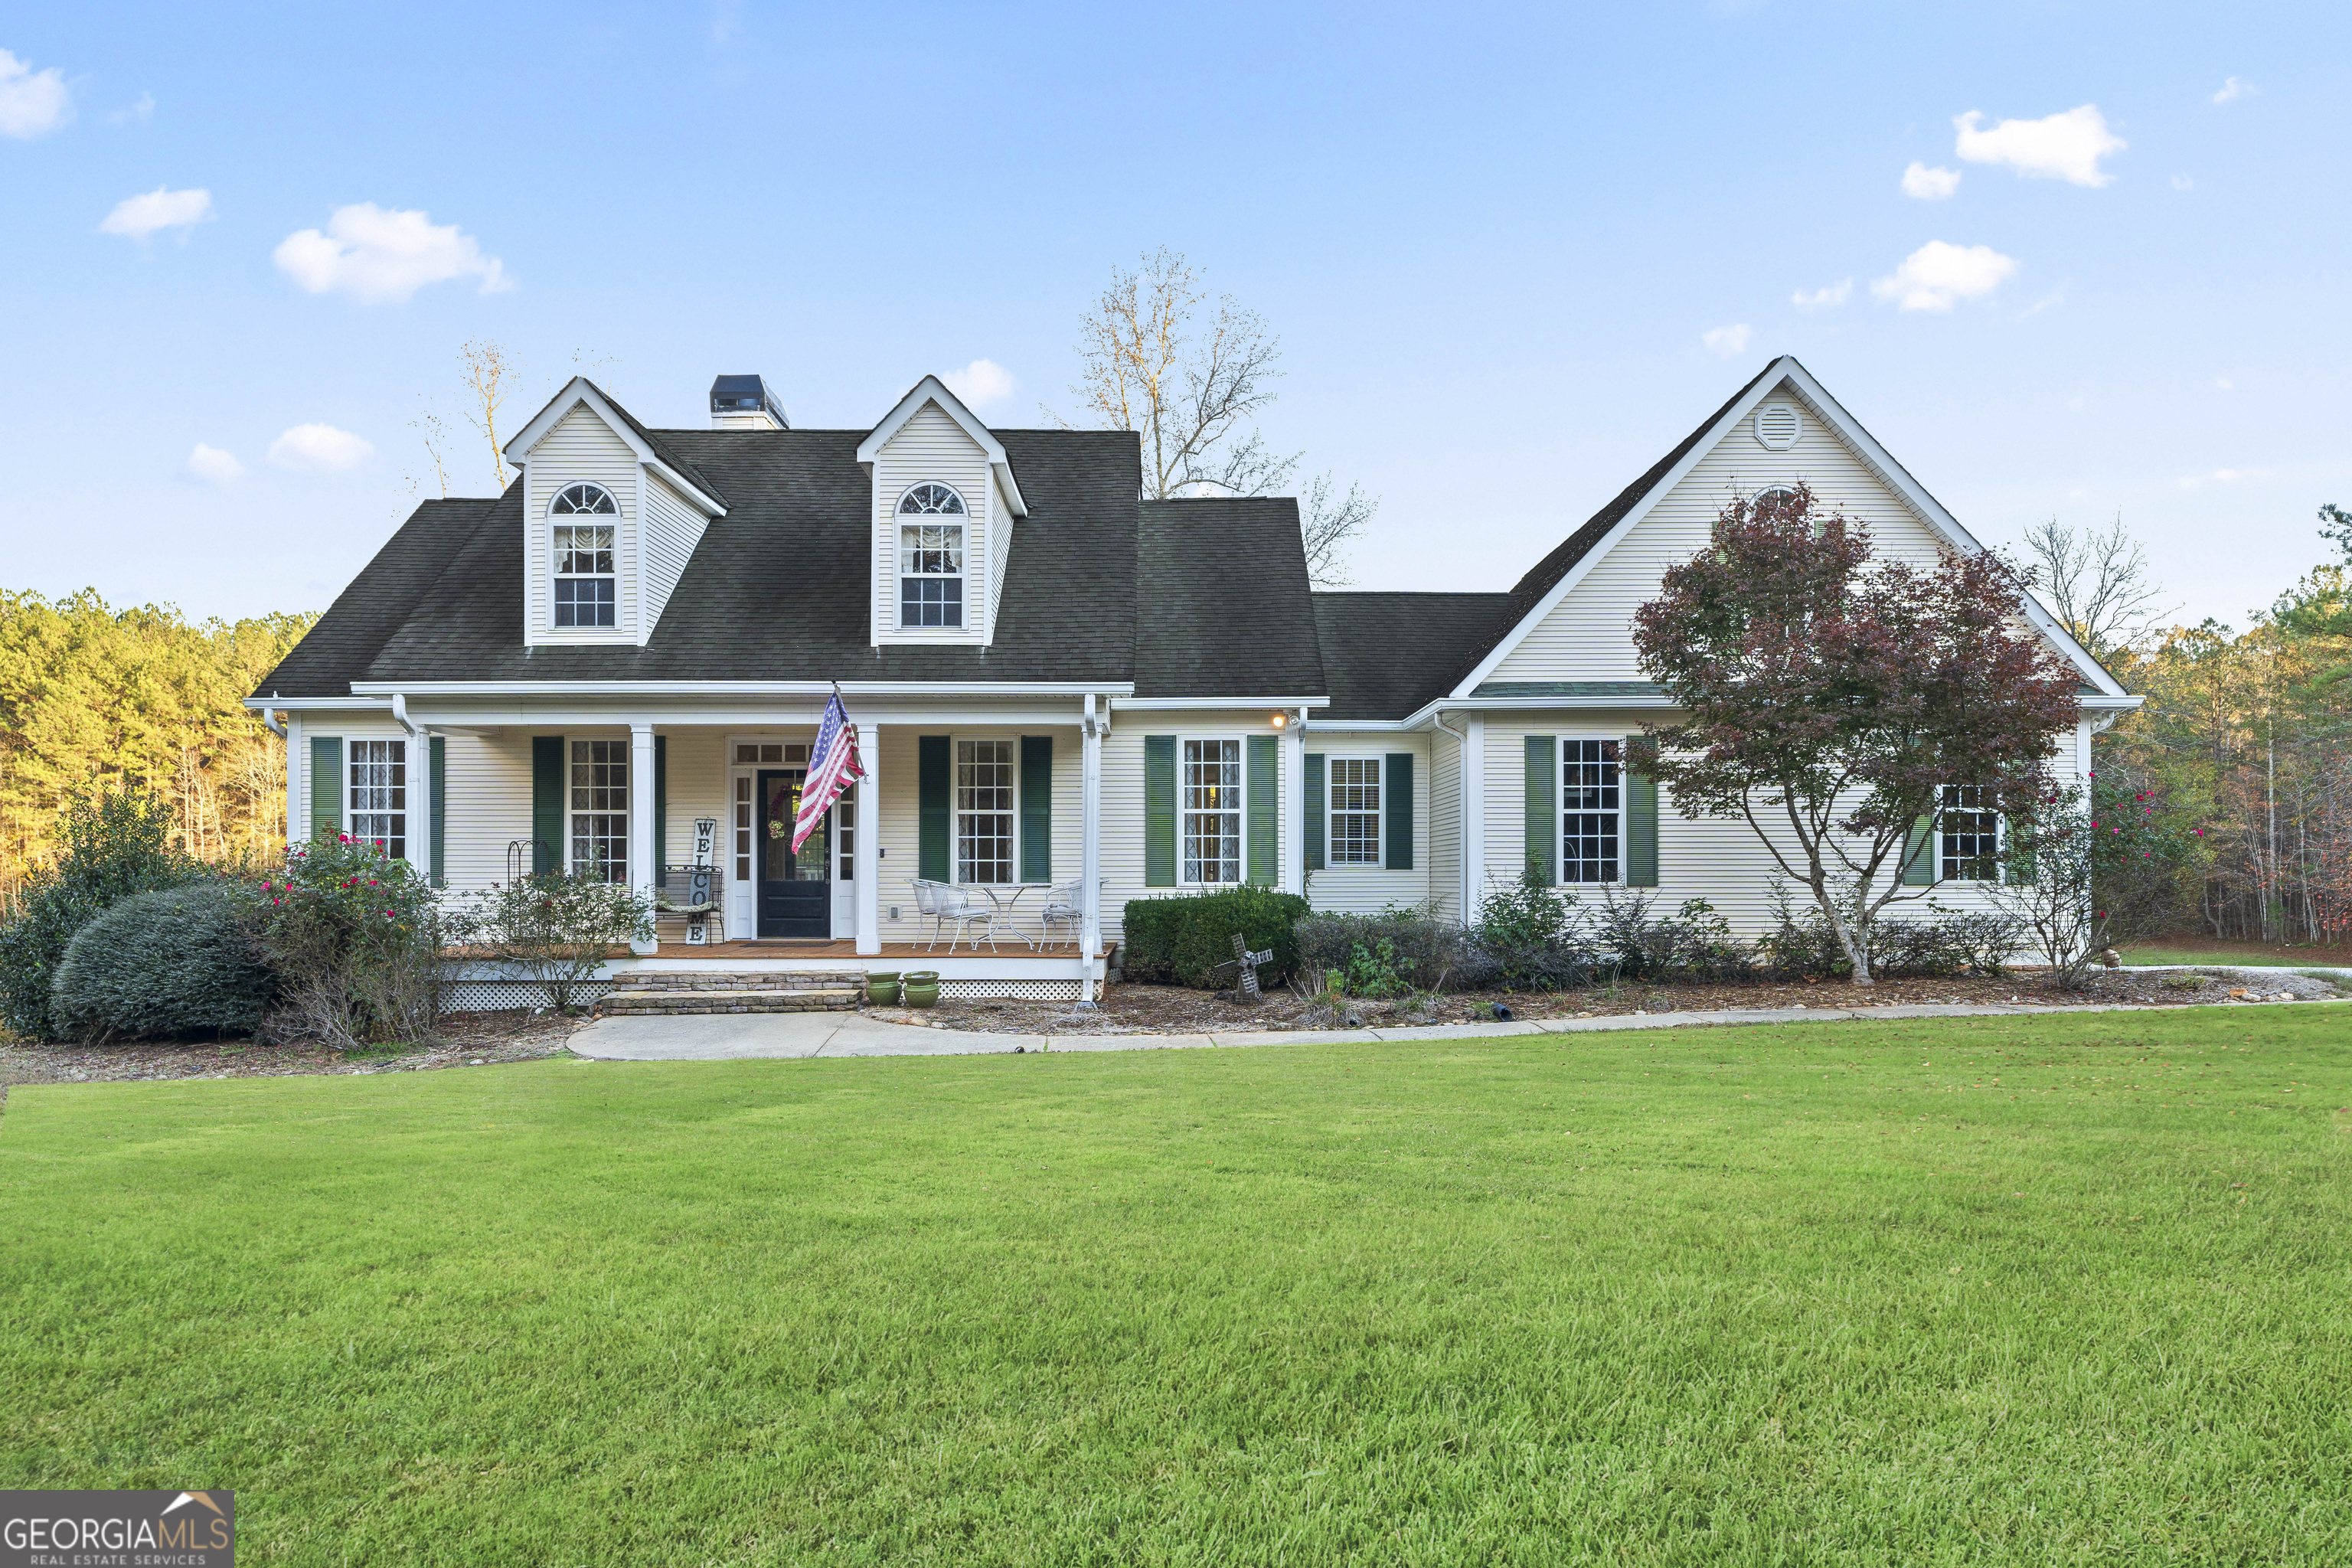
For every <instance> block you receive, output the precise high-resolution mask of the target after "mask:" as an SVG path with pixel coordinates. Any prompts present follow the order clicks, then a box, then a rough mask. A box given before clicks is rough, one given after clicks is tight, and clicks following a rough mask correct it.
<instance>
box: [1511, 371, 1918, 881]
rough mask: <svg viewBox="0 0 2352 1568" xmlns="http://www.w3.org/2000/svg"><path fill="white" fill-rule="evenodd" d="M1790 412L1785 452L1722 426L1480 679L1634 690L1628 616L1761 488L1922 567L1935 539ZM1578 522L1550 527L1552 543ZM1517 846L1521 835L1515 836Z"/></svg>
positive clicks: (1748, 429) (1855, 460) (1739, 428)
mask: <svg viewBox="0 0 2352 1568" xmlns="http://www.w3.org/2000/svg"><path fill="white" fill-rule="evenodd" d="M1776 400H1777V401H1787V402H1790V403H1793V404H1796V405H1798V406H1799V407H1800V408H1801V410H1802V412H1803V415H1804V419H1803V424H1804V434H1803V435H1802V436H1801V437H1799V439H1798V441H1797V444H1796V445H1795V446H1793V447H1790V448H1789V449H1788V450H1787V451H1785V452H1775V451H1772V450H1770V449H1769V448H1768V447H1761V446H1759V445H1758V444H1757V441H1756V437H1755V435H1754V433H1753V424H1752V422H1751V421H1750V420H1747V419H1742V420H1740V421H1739V422H1738V423H1737V424H1735V425H1734V426H1732V427H1731V429H1730V432H1729V433H1728V434H1727V435H1726V436H1725V437H1723V438H1722V439H1721V440H1720V441H1718V442H1717V444H1716V445H1715V447H1713V448H1712V449H1711V450H1709V451H1708V453H1707V454H1706V457H1704V458H1701V459H1700V460H1699V461H1698V463H1697V464H1696V465H1695V466H1694V467H1693V468H1691V470H1690V472H1689V473H1687V474H1685V476H1684V477H1683V479H1682V481H1681V482H1680V483H1679V484H1677V485H1675V487H1674V488H1673V489H1671V490H1669V491H1668V492H1667V493H1666V494H1665V495H1664V496H1663V497H1661V498H1660V499H1659V500H1658V502H1657V504H1656V505H1655V506H1654V507H1653V508H1652V509H1651V510H1650V511H1649V512H1648V513H1647V515H1645V516H1644V517H1643V519H1642V521H1640V522H1638V523H1635V524H1634V525H1633V529H1632V530H1631V531H1629V532H1628V533H1627V534H1626V535H1625V536H1624V537H1623V538H1622V539H1621V540H1620V541H1618V542H1617V543H1616V545H1615V546H1614V547H1613V548H1612V549H1611V550H1610V551H1609V552H1608V554H1607V555H1605V556H1603V557H1602V558H1601V559H1600V560H1599V561H1596V562H1592V563H1591V569H1590V570H1589V571H1588V572H1587V573H1586V574H1585V575H1584V576H1583V577H1582V578H1581V579H1580V580H1579V581H1578V583H1577V584H1576V585H1575V586H1574V587H1573V588H1571V589H1570V590H1569V592H1568V594H1567V595H1565V596H1564V597H1563V598H1562V599H1561V600H1560V602H1559V604H1558V605H1555V606H1553V608H1552V611H1551V613H1550V614H1549V616H1546V617H1545V618H1544V619H1543V620H1542V621H1541V622H1540V623H1539V624H1538V625H1537V626H1535V627H1534V628H1532V629H1531V630H1530V631H1529V632H1528V636H1527V637H1526V639H1525V640H1524V641H1522V642H1521V643H1520V644H1519V645H1518V646H1517V647H1515V648H1513V649H1512V650H1511V652H1510V654H1509V655H1508V656H1507V657H1506V658H1504V659H1503V661H1502V662H1501V663H1500V664H1498V665H1497V666H1496V668H1495V669H1494V671H1493V672H1492V673H1491V674H1490V675H1488V676H1487V677H1486V679H1488V680H1492V681H1509V680H1522V681H1526V680H1640V679H1644V678H1643V674H1642V671H1641V669H1640V668H1639V667H1638V666H1637V665H1636V664H1635V663H1634V659H1633V612H1634V610H1635V609H1636V608H1637V607H1639V606H1640V605H1642V604H1643V603H1644V602H1645V601H1647V600H1650V599H1654V598H1655V597H1657V595H1658V584H1659V581H1660V579H1661V578H1662V577H1663V576H1664V573H1665V570H1666V568H1667V567H1669V566H1672V565H1675V564H1678V563H1682V562H1685V561H1687V560H1689V559H1690V558H1691V557H1692V556H1693V555H1695V554H1696V553H1697V552H1699V551H1700V550H1702V549H1704V548H1705V547H1706V543H1707V541H1708V538H1709V536H1710V532H1711V531H1712V529H1713V528H1714V525H1715V519H1716V514H1717V512H1719V511H1721V510H1723V507H1724V504H1725V503H1726V502H1727V501H1729V500H1732V499H1734V497H1735V496H1751V495H1753V494H1755V493H1756V492H1757V491H1758V490H1760V489H1764V488H1765V487H1767V486H1769V485H1774V484H1785V483H1794V482H1795V481H1797V480H1800V479H1801V480H1804V481H1805V482H1806V483H1808V484H1810V485H1811V486H1812V489H1813V496H1814V499H1815V500H1816V501H1817V502H1818V503H1819V504H1820V505H1822V507H1825V508H1827V509H1829V510H1837V511H1843V512H1844V513H1845V514H1846V515H1847V516H1848V517H1852V518H1857V519H1860V520H1861V521H1864V522H1867V523H1868V524H1869V525H1870V530H1871V537H1872V541H1873V547H1874V549H1875V551H1876V552H1878V553H1879V554H1880V555H1882V556H1892V557H1896V558H1899V559H1904V560H1909V561H1917V562H1927V561H1933V560H1934V559H1935V558H1936V556H1937V538H1936V535H1935V533H1934V532H1933V531H1931V530H1930V529H1929V528H1928V526H1927V523H1926V522H1925V521H1922V520H1921V519H1920V518H1919V517H1918V516H1916V514H1915V513H1913V512H1912V510H1910V507H1909V505H1908V503H1906V501H1905V500H1903V499H1902V497H1901V496H1900V495H1899V494H1898V493H1897V492H1896V491H1895V489H1894V488H1893V487H1892V486H1891V485H1889V484H1887V483H1886V482H1885V480H1883V479H1880V478H1879V477H1878V475H1877V474H1876V472H1875V471H1874V470H1873V469H1872V468H1869V467H1868V466H1867V465H1865V464H1864V462H1863V460H1862V459H1861V458H1860V457H1858V456H1857V455H1856V454H1855V453H1854V452H1853V449H1852V448H1850V447H1847V446H1846V445H1845V443H1844V441H1843V439H1841V438H1840V437H1838V435H1837V434H1836V433H1835V432H1834V431H1833V430H1832V428H1831V427H1830V425H1829V423H1828V421H1826V420H1824V419H1822V417H1821V416H1820V415H1819V414H1818V413H1817V412H1816V411H1815V410H1814V409H1813V408H1812V407H1811V405H1809V404H1806V403H1804V402H1803V400H1802V399H1801V398H1799V397H1798V396H1797V395H1796V394H1795V393H1794V391H1793V390H1791V389H1790V388H1787V387H1785V386H1784V387H1783V388H1782V389H1781V390H1780V392H1777V393H1775V394H1774V395H1773V396H1772V398H1771V399H1768V400H1767V401H1776ZM1579 521H1581V520H1580V519H1578V518H1573V517H1564V518H1560V519H1559V520H1557V522H1556V531H1557V534H1558V536H1559V537H1562V538H1564V537H1566V536H1567V534H1568V533H1569V532H1570V531H1571V530H1573V529H1574V528H1575V527H1576V525H1577V523H1578V522H1579ZM1522 837H1524V835H1522Z"/></svg>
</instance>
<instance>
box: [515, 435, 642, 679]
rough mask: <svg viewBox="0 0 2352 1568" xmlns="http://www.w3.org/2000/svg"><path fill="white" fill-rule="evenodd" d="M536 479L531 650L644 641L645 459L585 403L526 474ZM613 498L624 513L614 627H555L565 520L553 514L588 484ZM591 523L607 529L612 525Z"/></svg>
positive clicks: (527, 561) (528, 594)
mask: <svg viewBox="0 0 2352 1568" xmlns="http://www.w3.org/2000/svg"><path fill="white" fill-rule="evenodd" d="M525 471H526V473H527V474H528V475H529V479H530V482H529V486H528V489H527V493H526V494H525V495H524V497H523V509H524V516H523V521H524V531H523V539H524V546H523V550H524V560H523V566H524V570H523V598H524V604H523V641H524V642H525V643H610V642H638V641H641V640H642V639H641V637H639V634H638V627H639V624H640V623H639V617H638V614H637V608H638V598H639V584H638V581H637V577H638V573H639V570H640V566H639V549H638V518H637V500H638V495H637V476H638V473H639V471H640V470H639V467H638V463H637V455H636V453H635V450H633V449H632V448H631V447H630V446H629V444H628V443H627V442H625V441H624V440H622V439H621V438H620V437H618V436H616V435H614V433H613V431H612V429H611V428H610V427H609V426H606V425H605V423H604V420H602V419H600V418H598V417H597V416H596V415H595V414H594V413H593V411H591V410H590V408H589V407H588V405H586V404H584V403H583V404H579V405H575V406H574V407H573V408H572V412H570V413H569V414H566V415H565V416H563V417H562V419H559V420H557V421H556V424H555V427H554V428H553V429H551V430H550V431H549V432H548V433H547V434H546V435H545V436H544V437H541V439H540V443H539V445H538V446H536V447H532V448H531V450H530V458H529V462H528V464H527V466H526V469H525ZM583 479H584V480H586V481H588V482H589V483H592V484H599V485H602V486H604V488H605V489H608V490H610V491H612V492H613V500H614V503H615V504H616V505H618V506H619V507H620V509H621V511H620V515H619V516H618V517H615V518H613V519H610V520H609V521H611V522H612V523H613V524H614V528H613V566H614V574H615V576H616V579H617V581H616V593H615V598H616V600H617V604H618V608H617V610H616V612H615V614H614V625H612V626H593V627H591V626H579V627H574V626H564V627H561V628H559V627H558V626H556V625H555V624H554V610H553V607H552V605H551V596H550V595H551V586H550V584H551V569H550V568H551V563H550V561H549V553H550V551H551V546H552V543H553V540H554V533H553V529H554V525H555V524H556V522H558V521H564V520H560V519H557V518H554V517H551V516H550V515H549V511H548V508H549V507H550V506H551V504H552V503H553V501H554V500H555V497H556V494H557V492H559V491H561V490H562V489H563V487H564V486H566V485H571V484H578V483H579V482H581V481H582V480H583ZM586 521H596V522H603V521H607V520H606V519H604V518H595V519H591V520H586Z"/></svg>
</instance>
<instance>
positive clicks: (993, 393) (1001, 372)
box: [940, 359, 1013, 408]
mask: <svg viewBox="0 0 2352 1568" xmlns="http://www.w3.org/2000/svg"><path fill="white" fill-rule="evenodd" d="M940 380H941V381H943V382H946V383H947V384H948V390H949V391H950V392H952V393H954V394H955V395H957V396H958V397H961V398H962V399H963V400H964V402H966V403H968V404H970V405H971V406H972V407H974V408H984V407H986V406H987V405H990V404H992V403H1002V402H1003V401H1004V400H1005V399H1006V398H1008V397H1010V396H1012V395H1013V373H1012V372H1011V371H1009V370H1007V369H1005V368H1004V367H1003V365H1001V364H999V363H996V362H995V361H994V360H992V359H976V360H974V361H972V362H971V363H970V364H968V365H966V366H964V367H963V368H962V369H961V370H951V371H949V372H947V373H946V374H943V375H941V376H940Z"/></svg>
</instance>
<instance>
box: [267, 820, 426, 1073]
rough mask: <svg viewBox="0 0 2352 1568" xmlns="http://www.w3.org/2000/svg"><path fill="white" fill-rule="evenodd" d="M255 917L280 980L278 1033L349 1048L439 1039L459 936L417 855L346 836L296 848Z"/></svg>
mask: <svg viewBox="0 0 2352 1568" xmlns="http://www.w3.org/2000/svg"><path fill="white" fill-rule="evenodd" d="M255 915H256V921H257V927H258V931H259V937H260V942H261V947H262V951H263V952H264V953H265V954H266V955H267V956H268V962H269V966H270V968H271V969H273V970H275V971H276V972H277V974H278V984H279V987H280V996H279V1003H278V1008H277V1010H276V1011H275V1012H274V1013H272V1014H271V1016H270V1017H269V1020H268V1035H269V1036H270V1037H273V1038H277V1039H281V1040H283V1039H303V1038H310V1039H320V1040H324V1041H326V1042H328V1043H329V1044H331V1045H336V1046H341V1047H345V1048H347V1049H348V1048H350V1047H354V1046H358V1045H361V1044H362V1043H369V1042H386V1041H408V1040H421V1039H428V1038H430V1037H432V1034H433V1028H434V1022H435V1019H436V1016H437V1015H438V1013H439V1010H440V1006H439V1005H440V967H441V966H440V952H441V948H442V945H443V944H444V942H447V941H449V940H450V939H451V938H452V936H453V935H454V934H457V933H453V932H452V931H450V930H449V926H448V921H447V920H446V918H445V917H444V915H443V913H442V911H441V910H440V909H439V908H438V907H437V905H436V900H435V899H434V895H433V889H432V888H431V886H430V885H429V884H428V883H427V882H426V880H425V876H424V874H423V873H421V872H419V871H418V870H417V869H416V868H415V867H413V866H411V865H409V864H408V862H406V861H405V860H394V859H392V858H389V857H387V856H386V855H385V854H384V853H383V851H382V850H381V849H378V848H376V847H374V846H373V845H371V844H364V843H361V842H359V841H357V840H355V839H353V838H352V837H349V836H348V835H344V834H338V835H337V836H336V837H335V838H334V840H333V841H331V842H318V843H311V844H301V845H297V846H295V847H293V848H292V849H290V850H289V851H288V852H287V855H286V863H285V866H284V868H282V869H281V870H278V871H277V872H274V873H272V874H270V875H268V876H265V877H264V878H263V879H261V884H260V889H259V897H258V900H257V903H256V906H255Z"/></svg>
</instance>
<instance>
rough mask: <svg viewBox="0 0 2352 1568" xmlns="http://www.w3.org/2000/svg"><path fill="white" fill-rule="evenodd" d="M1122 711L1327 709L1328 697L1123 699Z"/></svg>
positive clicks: (1119, 701)
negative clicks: (1123, 709)
mask: <svg viewBox="0 0 2352 1568" xmlns="http://www.w3.org/2000/svg"><path fill="white" fill-rule="evenodd" d="M1118 706H1120V707H1121V708H1133V709H1138V710H1152V711H1159V712H1169V713H1174V712H1181V711H1183V710H1188V709H1206V708H1298V709H1307V708H1328V707H1329V706H1331V700H1330V699H1329V698H1328V697H1122V698H1120V699H1119V700H1118Z"/></svg>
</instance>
